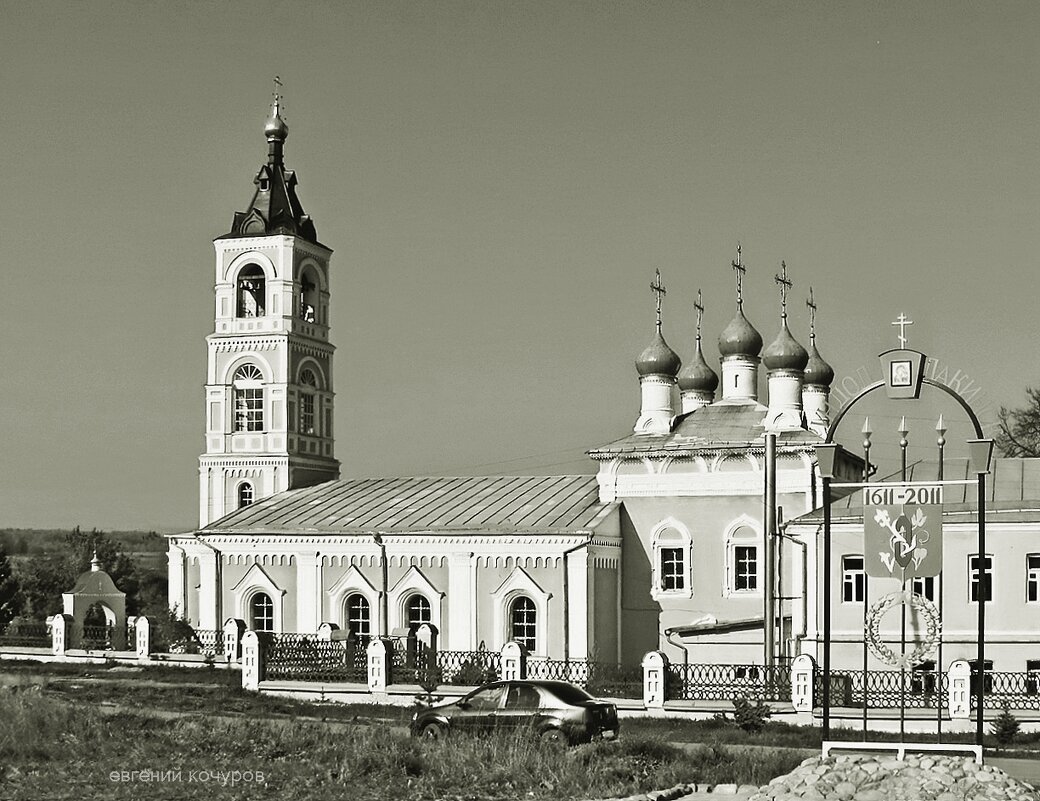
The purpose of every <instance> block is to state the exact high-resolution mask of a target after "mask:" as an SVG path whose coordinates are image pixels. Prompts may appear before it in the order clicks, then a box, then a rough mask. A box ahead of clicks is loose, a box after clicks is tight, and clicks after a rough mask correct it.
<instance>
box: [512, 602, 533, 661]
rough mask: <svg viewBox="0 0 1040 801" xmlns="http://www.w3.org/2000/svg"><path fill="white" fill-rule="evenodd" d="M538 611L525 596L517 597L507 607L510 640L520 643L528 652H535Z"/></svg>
mask: <svg viewBox="0 0 1040 801" xmlns="http://www.w3.org/2000/svg"><path fill="white" fill-rule="evenodd" d="M537 624H538V610H537V609H536V608H535V605H534V601H532V600H531V599H530V598H528V597H527V596H526V595H521V596H519V597H518V598H517V599H516V600H514V601H513V603H511V604H510V605H509V631H510V639H512V640H515V641H516V642H518V643H520V644H521V645H522V646H524V648H526V649H527V650H528V652H531V653H533V652H534V651H535V645H536V643H537V637H536V631H537Z"/></svg>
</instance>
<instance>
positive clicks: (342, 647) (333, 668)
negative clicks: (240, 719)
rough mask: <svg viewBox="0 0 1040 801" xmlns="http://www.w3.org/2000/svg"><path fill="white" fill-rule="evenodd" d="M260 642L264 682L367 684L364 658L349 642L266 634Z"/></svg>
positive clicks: (306, 636)
mask: <svg viewBox="0 0 1040 801" xmlns="http://www.w3.org/2000/svg"><path fill="white" fill-rule="evenodd" d="M264 640H265V647H264V660H265V664H266V671H265V675H266V678H268V679H282V680H293V681H317V682H355V683H362V684H363V683H365V682H367V681H368V655H367V653H366V651H365V649H364V648H361V647H355V645H354V644H353V643H347V642H346V641H343V640H339V641H336V640H333V641H328V640H319V639H318V638H317V637H316V636H315V635H313V634H270V635H267V636H266V637H265V638H264Z"/></svg>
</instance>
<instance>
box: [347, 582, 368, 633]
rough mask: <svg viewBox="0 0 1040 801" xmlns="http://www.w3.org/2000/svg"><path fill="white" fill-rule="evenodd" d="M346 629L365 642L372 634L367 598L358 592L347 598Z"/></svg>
mask: <svg viewBox="0 0 1040 801" xmlns="http://www.w3.org/2000/svg"><path fill="white" fill-rule="evenodd" d="M346 607H347V629H348V630H349V631H350V633H351V634H353V635H354V636H355V637H357V638H358V639H359V640H367V639H368V638H369V636H371V633H372V611H371V608H370V606H369V603H368V598H366V597H365V596H364V595H362V594H361V593H359V592H355V593H354V594H353V595H349V596H347V603H346Z"/></svg>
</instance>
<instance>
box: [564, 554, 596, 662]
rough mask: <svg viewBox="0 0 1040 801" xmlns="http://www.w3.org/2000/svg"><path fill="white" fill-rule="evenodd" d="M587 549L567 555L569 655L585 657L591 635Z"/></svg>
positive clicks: (579, 657)
mask: <svg viewBox="0 0 1040 801" xmlns="http://www.w3.org/2000/svg"><path fill="white" fill-rule="evenodd" d="M589 589H590V581H589V550H588V548H583V549H582V550H580V551H575V552H574V553H572V554H569V555H568V556H567V595H568V596H569V597H568V598H567V606H568V609H567V624H568V626H569V628H570V640H571V641H570V643H569V649H570V650H569V656H570V658H571V659H586V658H588V655H589V646H590V645H591V639H592V638H591V636H590V632H589V626H590V625H591V624H592V621H591V620H590V618H589Z"/></svg>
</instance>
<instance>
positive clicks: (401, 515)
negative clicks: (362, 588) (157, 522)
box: [202, 476, 615, 534]
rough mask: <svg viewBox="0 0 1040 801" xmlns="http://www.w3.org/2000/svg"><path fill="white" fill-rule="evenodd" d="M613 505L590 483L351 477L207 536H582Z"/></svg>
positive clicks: (244, 512)
mask: <svg viewBox="0 0 1040 801" xmlns="http://www.w3.org/2000/svg"><path fill="white" fill-rule="evenodd" d="M614 506H615V504H613V503H602V502H600V500H599V486H598V484H597V482H596V477H595V476H491V477H484V476H473V477H464V478H421V477H415V478H356V479H346V480H340V481H329V482H326V483H324V484H317V485H315V486H313V487H307V488H305V489H298V490H289V491H287V492H281V493H278V494H277V495H272V496H271V497H269V498H264V499H262V500H259V501H257V502H256V503H254V504H251V505H249V506H245V507H243V508H241V509H239V510H237V511H235V512H232V513H231V514H229V515H227V516H226V517H223V518H221V519H220V520H217V521H214V522H212V523H210V524H209V525H208V526H207V527H206V528H204V529H202V531H203V532H205V533H227V532H248V533H250V534H262V533H265V532H270V533H274V532H279V533H282V532H290V533H291V532H301V533H304V532H305V533H313V532H317V533H326V534H368V533H373V532H381V533H423V532H438V533H445V532H451V533H458V534H478V533H514V532H515V533H524V532H530V533H542V534H558V533H564V534H566V533H583V532H588V531H591V530H592V529H594V528H595V527H596V526H597V525H598V524H599V523H600V522H601V521H602V519H603V518H604V517H605V516H606V514H607V513H608V512H609V511H610V510H611V509H613V507H614Z"/></svg>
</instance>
